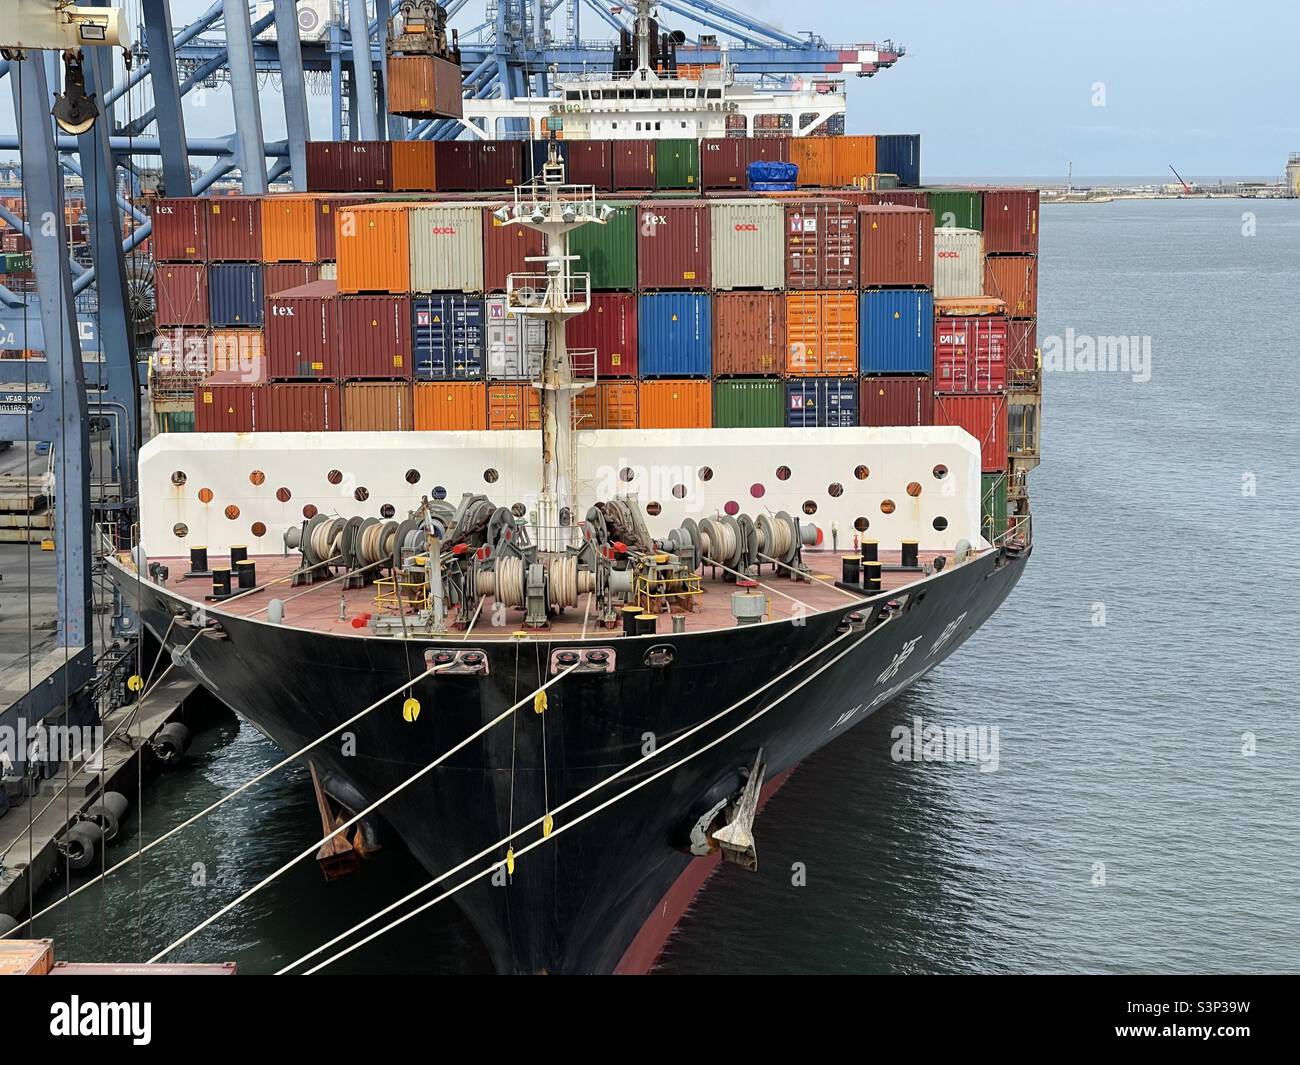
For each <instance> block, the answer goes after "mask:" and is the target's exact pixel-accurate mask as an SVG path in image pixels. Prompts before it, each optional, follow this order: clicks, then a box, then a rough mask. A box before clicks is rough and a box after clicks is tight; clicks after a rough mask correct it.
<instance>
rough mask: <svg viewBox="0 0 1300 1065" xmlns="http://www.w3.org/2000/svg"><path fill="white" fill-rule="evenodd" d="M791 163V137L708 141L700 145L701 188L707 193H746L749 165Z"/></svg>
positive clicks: (734, 138)
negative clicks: (707, 190) (722, 191)
mask: <svg viewBox="0 0 1300 1065" xmlns="http://www.w3.org/2000/svg"><path fill="white" fill-rule="evenodd" d="M789 159H790V139H789V138H788V137H705V138H704V139H703V140H702V141H700V184H701V186H702V187H704V188H706V189H747V188H749V164H750V163H753V162H757V161H759V160H769V161H772V162H780V163H785V162H789Z"/></svg>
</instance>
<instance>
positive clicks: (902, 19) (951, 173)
mask: <svg viewBox="0 0 1300 1065" xmlns="http://www.w3.org/2000/svg"><path fill="white" fill-rule="evenodd" d="M208 2H209V0H172V8H173V13H174V21H175V24H176V25H177V26H178V27H179V26H181V25H184V24H185V22H186V21H187V20H188V18H190V17H192V16H193V15H194V14H196V13H197V12H199V11H201V10H203V9H204V8H205V7H206V6H207V4H208ZM611 2H612V0H611ZM127 3H128V7H132V6H134V7H136V8H137V9H138V0H127ZM733 6H738V7H743V8H744V9H745V10H746V11H749V12H750V13H752V14H753V15H755V16H756V17H759V18H762V19H765V20H768V21H770V22H773V23H775V24H777V25H780V26H781V27H782V28H784V29H787V30H793V31H804V30H808V31H814V32H817V33H820V34H821V35H822V36H823V37H825V38H826V39H827V40H828V41H830V42H832V43H833V44H845V45H854V44H858V43H869V42H873V41H882V40H884V39H886V38H891V39H893V40H894V41H896V42H902V43H903V44H905V45H906V47H907V55H906V56H905V58H903V59H902V60H901V61H900V62H899V63H898V64H897V65H896V66H895V67H894V68H893V69H891V70H886V71H882V72H881V73H879V74H877V75H876V76H875V77H874V78H851V79H849V83H848V93H849V112H848V123H847V125H848V132H850V133H872V132H895V133H902V132H907V133H920V134H921V135H922V165H923V173H924V175H925V176H926V177H927V178H934V177H989V178H998V177H1004V178H1009V177H1034V178H1053V177H1060V178H1064V176H1065V174H1066V172H1067V169H1068V168H1069V167H1070V166H1071V164H1073V172H1074V176H1075V177H1076V178H1087V177H1101V176H1165V175H1168V167H1169V165H1170V164H1172V165H1173V166H1175V167H1177V168H1178V170H1179V172H1180V173H1181V174H1182V175H1183V176H1184V177H1186V178H1189V179H1191V178H1202V179H1204V178H1208V177H1232V176H1240V177H1264V178H1272V177H1278V176H1280V175H1281V173H1282V171H1283V168H1284V166H1285V163H1286V157H1287V154H1288V153H1289V152H1295V151H1300V63H1297V61H1296V50H1297V45H1300V0H1252V2H1250V3H1248V4H1236V5H1232V4H1225V3H1222V2H1218V3H1211V2H1207V0H1181V2H1180V0H1126V2H1124V0H1076V2H1073V3H1066V2H1063V0H983V2H978V0H968V2H962V0H799V2H798V3H797V4H792V3H789V2H785V3H775V2H773V0H744V2H743V3H742V2H741V0H733ZM482 9H483V5H482V3H481V0H471V2H470V3H469V4H467V5H466V8H465V10H464V11H462V12H461V13H460V14H459V15H458V16H457V18H456V19H455V21H454V22H453V25H454V26H459V27H468V26H471V25H474V24H475V23H477V22H479V21H481V17H482V16H481V13H482ZM792 11H797V15H793V16H792V15H791V12H792ZM664 16H665V17H664V19H663V21H664V23H665V24H666V25H669V26H681V25H682V20H681V19H679V18H678V17H677V16H673V15H672V14H671V13H669V12H665V13H664ZM561 24H562V23H561ZM602 26H603V24H602V23H600V22H599V21H598V20H597V18H596V16H595V15H594V14H592V13H591V12H586V13H585V15H584V19H583V28H584V35H591V36H595V35H597V34H598V32H599V31H598V28H599V27H602ZM683 28H689V27H683ZM0 95H8V93H7V92H0ZM277 101H278V98H277V97H276V96H275V95H274V94H273V93H271V92H267V93H265V94H264V97H263V124H264V127H265V130H266V135H267V137H268V139H275V138H277V137H279V136H282V135H283V118H282V112H281V111H280V110H279V108H278V102H277ZM309 103H310V106H311V112H312V125H313V135H314V136H316V137H327V136H328V135H329V120H328V109H327V103H326V100H325V98H323V97H321V96H319V95H316V96H311V97H309ZM187 118H188V120H189V129H190V132H191V134H192V135H195V136H215V135H223V134H226V133H228V132H230V131H231V129H232V128H233V120H232V119H231V117H230V111H229V103H228V96H227V94H226V93H225V92H224V91H219V92H216V93H211V94H209V96H208V98H207V100H206V101H204V104H203V106H201V107H192V106H187ZM0 128H3V129H4V130H6V131H12V129H13V116H12V113H11V112H10V110H9V108H8V107H7V106H0Z"/></svg>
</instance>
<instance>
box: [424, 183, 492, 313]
mask: <svg viewBox="0 0 1300 1065" xmlns="http://www.w3.org/2000/svg"><path fill="white" fill-rule="evenodd" d="M408 226H409V236H408V240H409V243H410V266H409V277H410V287H411V291H412V292H482V291H483V219H482V206H481V205H477V204H418V205H416V206H413V207H412V208H411V209H410V213H409V223H408Z"/></svg>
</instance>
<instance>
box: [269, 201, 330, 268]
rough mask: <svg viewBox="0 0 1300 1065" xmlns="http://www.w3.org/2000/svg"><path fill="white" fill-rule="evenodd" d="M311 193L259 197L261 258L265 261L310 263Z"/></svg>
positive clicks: (312, 250)
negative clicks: (260, 204)
mask: <svg viewBox="0 0 1300 1065" xmlns="http://www.w3.org/2000/svg"><path fill="white" fill-rule="evenodd" d="M316 214H317V198H316V197H315V196H267V197H265V198H264V199H263V200H262V255H261V257H262V259H263V260H264V261H266V262H268V263H281V262H298V263H314V262H315V261H316V260H317V259H319V258H320V256H319V255H318V254H317V249H316Z"/></svg>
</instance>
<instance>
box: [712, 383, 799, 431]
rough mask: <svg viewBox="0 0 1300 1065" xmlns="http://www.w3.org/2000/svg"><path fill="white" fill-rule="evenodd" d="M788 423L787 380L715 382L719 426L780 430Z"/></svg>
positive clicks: (715, 419) (715, 422)
mask: <svg viewBox="0 0 1300 1065" xmlns="http://www.w3.org/2000/svg"><path fill="white" fill-rule="evenodd" d="M784 425H785V382H784V381H783V380H780V379H773V378H769V377H733V378H730V379H729V380H725V381H714V382H713V427H714V428H715V429H780V428H782V427H783V426H784Z"/></svg>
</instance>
